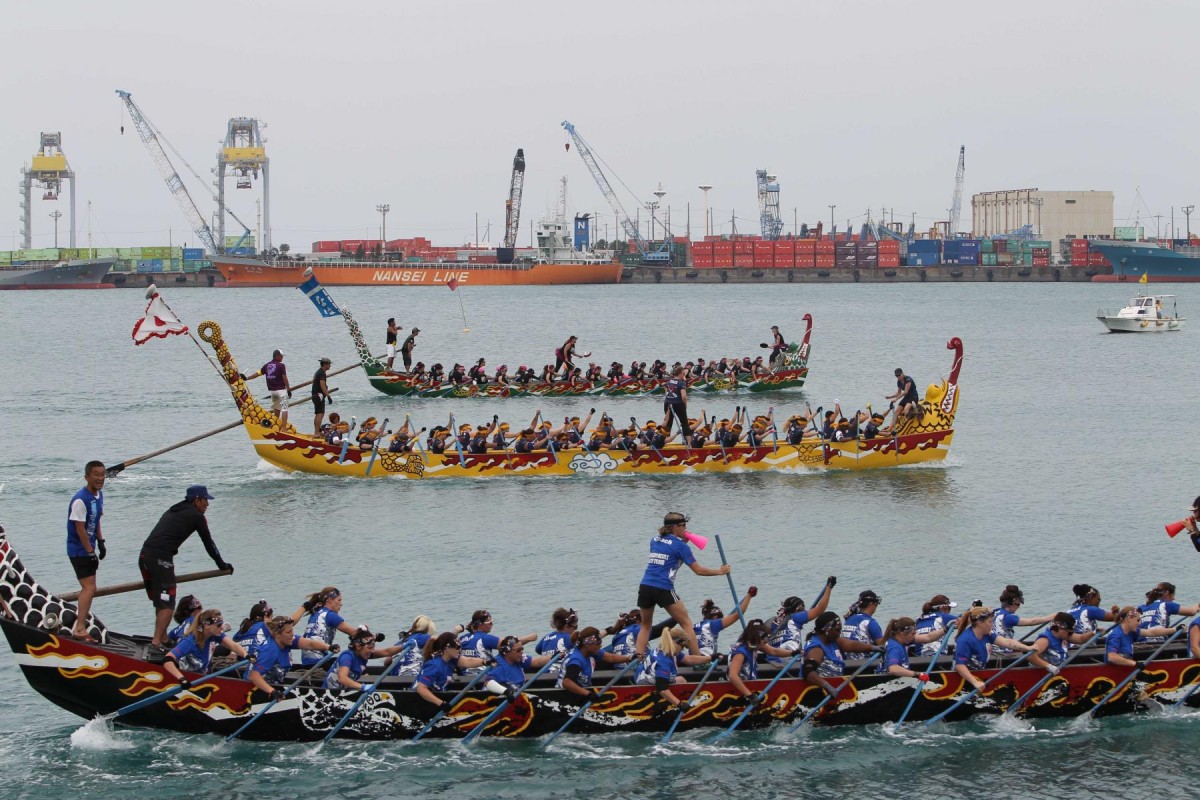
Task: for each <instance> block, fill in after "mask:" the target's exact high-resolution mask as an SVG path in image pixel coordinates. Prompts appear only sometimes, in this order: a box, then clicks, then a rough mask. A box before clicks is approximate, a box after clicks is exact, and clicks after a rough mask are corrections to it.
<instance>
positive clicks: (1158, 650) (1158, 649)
mask: <svg viewBox="0 0 1200 800" xmlns="http://www.w3.org/2000/svg"><path fill="white" fill-rule="evenodd" d="M1184 630H1185V629H1184V628H1182V627H1181V628H1180V629H1179V630H1177V631H1175V632H1174V633H1172V634H1171V635H1170V636H1168V637H1167V640H1166V641H1165V642H1163V643H1162V644H1160V645H1159V646H1158V647H1156V648H1155V649H1154V652H1153V653H1151V654H1150V657H1149V658H1147V659H1146V660H1145V661H1143V662H1142V664H1141V666H1137V667H1134V668H1133V671H1132V672H1130V673H1129V675H1127V676H1126V677H1125V680H1123V681H1121V682H1120V683H1118V684H1117V685H1116V686H1114V687H1113V690H1112V691H1111V692H1109V693H1108V694H1106V695H1104V697H1103V698H1101V700H1100V702H1099V703H1096V705H1094V706H1092V707H1091V708H1089V709H1088V710H1087V711H1085V712H1083V714H1081V715H1080V719H1088V718H1090V717H1093V716H1095V714H1096V712H1097V711H1099V710H1100V708H1101V706H1103V705H1104V704H1105V703H1107V702H1108V701H1109V700H1111V699H1113V698H1114V697H1116V696H1117V695H1118V694H1120V692H1121V690H1122V689H1124V688H1125V687H1126V686H1128V685H1129V683H1130V681H1132V680H1133V679H1134V678H1136V677H1137V676H1138V675H1140V674H1141V672H1142V670H1144V669H1145V668H1146V667H1147V665H1149V664H1150V662H1151V661H1153V660H1154V659H1156V658H1158V654H1159V653H1161V652H1162V651H1163V650H1165V649H1166V647H1167V645H1169V644H1170V643H1171V642H1173V641H1175V639H1176V637H1178V636H1179V634H1181V633H1183V631H1184Z"/></svg>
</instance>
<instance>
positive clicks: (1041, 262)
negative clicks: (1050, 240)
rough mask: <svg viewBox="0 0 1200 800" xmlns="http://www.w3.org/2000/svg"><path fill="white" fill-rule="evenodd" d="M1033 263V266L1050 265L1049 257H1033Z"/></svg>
mask: <svg viewBox="0 0 1200 800" xmlns="http://www.w3.org/2000/svg"><path fill="white" fill-rule="evenodd" d="M1033 265H1034V266H1035V267H1048V266H1050V259H1048V258H1035V259H1034V260H1033Z"/></svg>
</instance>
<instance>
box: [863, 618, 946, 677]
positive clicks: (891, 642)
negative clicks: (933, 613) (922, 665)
mask: <svg viewBox="0 0 1200 800" xmlns="http://www.w3.org/2000/svg"><path fill="white" fill-rule="evenodd" d="M916 641H917V623H916V620H914V619H913V618H912V617H900V618H899V619H894V620H891V621H890V622H888V624H887V627H886V628H884V629H883V659H882V660H881V661H880V662H879V668H878V669H876V670H875V671H876V672H879V673H887V674H888V675H897V676H899V677H901V678H916V679H917V680H919V681H920V682H921V683H928V682H929V673H928V672H917V671H916V670H914V669H911V668H910V667H909V666H908V649H909V648H910V647H912V646H913V644H914V643H916ZM930 668H932V669H936V668H937V665H936V664H930Z"/></svg>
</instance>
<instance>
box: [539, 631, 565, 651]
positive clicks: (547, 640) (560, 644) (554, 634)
mask: <svg viewBox="0 0 1200 800" xmlns="http://www.w3.org/2000/svg"><path fill="white" fill-rule="evenodd" d="M570 649H571V634H569V633H567V632H566V631H550V632H549V633H547V634H546V635H545V636H543V637H542V638H541V639H539V640H538V643H537V645H536V646H534V648H533V652H535V653H537V654H538V655H539V656H540V655H545V654H546V653H565V652H567V651H568V650H570Z"/></svg>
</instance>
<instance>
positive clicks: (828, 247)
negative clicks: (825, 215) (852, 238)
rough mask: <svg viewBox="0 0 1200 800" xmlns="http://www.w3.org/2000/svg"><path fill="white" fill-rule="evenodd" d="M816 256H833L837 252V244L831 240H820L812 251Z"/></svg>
mask: <svg viewBox="0 0 1200 800" xmlns="http://www.w3.org/2000/svg"><path fill="white" fill-rule="evenodd" d="M813 252H815V253H816V254H817V255H819V256H820V255H833V254H834V253H835V252H837V243H836V242H834V241H833V240H831V239H821V240H820V241H818V242H817V244H816V246H815V248H814V249H813Z"/></svg>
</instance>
